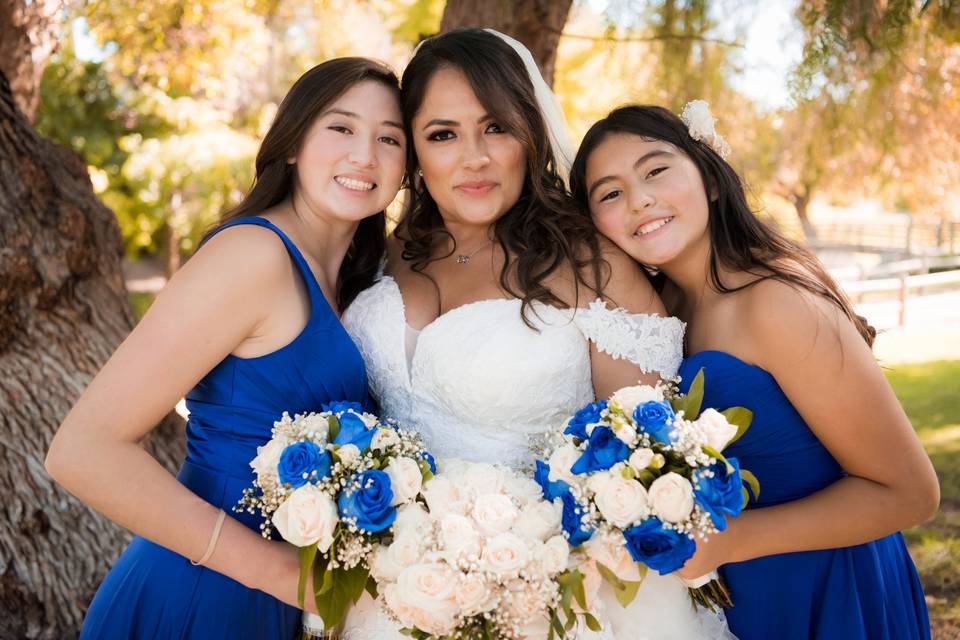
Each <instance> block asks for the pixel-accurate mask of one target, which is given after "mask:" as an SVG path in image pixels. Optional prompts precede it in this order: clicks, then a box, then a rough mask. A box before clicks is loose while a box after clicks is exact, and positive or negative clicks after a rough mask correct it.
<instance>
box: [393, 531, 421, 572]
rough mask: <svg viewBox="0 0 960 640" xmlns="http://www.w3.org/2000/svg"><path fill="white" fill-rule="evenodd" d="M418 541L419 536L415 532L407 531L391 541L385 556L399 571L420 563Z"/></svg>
mask: <svg viewBox="0 0 960 640" xmlns="http://www.w3.org/2000/svg"><path fill="white" fill-rule="evenodd" d="M420 539H421V535H420V534H418V533H417V532H415V531H407V532H405V533H404V534H403V535H399V536H397V537H395V538H394V539H393V542H392V543H391V544H390V546H389V547H387V556H388V557H389V559H390V561H391V562H393V563H394V564H396V565H397V566H398V567H400V568H401V569H405V568H407V567H409V566H410V565H413V564H416V563H417V562H419V561H420V558H421V555H422V554H421V553H420Z"/></svg>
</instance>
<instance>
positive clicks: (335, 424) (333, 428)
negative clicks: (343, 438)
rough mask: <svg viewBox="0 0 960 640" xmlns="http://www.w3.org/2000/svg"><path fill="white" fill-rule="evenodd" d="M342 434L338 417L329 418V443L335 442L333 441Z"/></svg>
mask: <svg viewBox="0 0 960 640" xmlns="http://www.w3.org/2000/svg"><path fill="white" fill-rule="evenodd" d="M339 433H340V421H339V420H338V419H337V416H329V417H328V418H327V442H333V439H334V438H336V437H337V434H339Z"/></svg>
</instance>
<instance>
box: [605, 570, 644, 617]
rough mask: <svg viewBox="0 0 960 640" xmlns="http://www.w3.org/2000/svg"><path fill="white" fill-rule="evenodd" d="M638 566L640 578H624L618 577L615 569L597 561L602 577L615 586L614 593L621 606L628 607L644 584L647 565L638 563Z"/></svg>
mask: <svg viewBox="0 0 960 640" xmlns="http://www.w3.org/2000/svg"><path fill="white" fill-rule="evenodd" d="M637 567H638V569H639V571H640V580H638V581H632V580H623V579H622V578H620V577H618V576H617V575H616V574H615V573H614V572H613V571H611V570H610V569H609V568H608V567H606V566H605V565H603V564H602V563H600V562H598V563H597V569H598V570H599V572H600V577H602V578H603V579H604V580H606V581H607V582H608V583H609V584H610V586H611V587H613V593H614V595H616V596H617V602H619V603H620V606H621V607H623V608H626V607H627V606H628V605H629V604H630V603H631V602H633V599H634V598H636V597H637V591H639V590H640V585H641V584H643V579H644V578H645V577H646V575H647V565H645V564H641V563H637Z"/></svg>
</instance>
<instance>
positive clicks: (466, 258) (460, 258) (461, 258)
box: [457, 240, 493, 264]
mask: <svg viewBox="0 0 960 640" xmlns="http://www.w3.org/2000/svg"><path fill="white" fill-rule="evenodd" d="M489 244H493V240H490V241H488V242H485V243H484V244H482V245H480V246H479V247H477V248H476V249H475V250H474V251H473V253H469V254H465V253H459V254H457V264H467V263H468V262H470V258H472V257H473V256H475V255H477V254H478V253H480V249H485V248H486V247H487V245H489Z"/></svg>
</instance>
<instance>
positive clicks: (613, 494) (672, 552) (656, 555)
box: [535, 371, 760, 608]
mask: <svg viewBox="0 0 960 640" xmlns="http://www.w3.org/2000/svg"><path fill="white" fill-rule="evenodd" d="M702 398H703V372H702V371H701V372H700V373H698V374H697V376H696V378H695V379H694V382H693V384H692V385H691V387H690V392H689V394H688V395H686V396H683V395H680V394H677V393H671V390H670V389H669V388H668V387H665V386H662V385H658V386H656V387H653V386H649V385H641V386H635V387H627V388H624V389H621V390H619V391H617V392H616V393H615V394H613V396H612V397H611V398H610V400H609V401H604V400H601V401H599V402H594V403H591V404H589V405H587V406H585V407H583V408H582V409H580V411H578V412H577V413H576V415H574V416H573V417H571V418H570V419H569V420H568V421H567V423H566V425H565V428H564V430H563V434H562V436H560V437H559V438H558V442H557V445H556V446H555V448H553V450H552V451H551V452H550V455H549V458H548V462H547V463H544V462H543V461H539V460H538V461H537V472H536V475H535V479H536V481H537V483H538V484H539V485H540V486H541V488H542V491H543V494H544V496H545V497H546V498H547V499H549V500H554V501H555V502H556V503H557V504H560V505H561V506H562V519H563V525H564V530H565V531H566V534H567V538H568V540H569V542H570V545H571V546H573V547H581V546H582V550H581V551H582V554H583V555H585V556H586V559H585V560H583V562H589V563H591V564H595V566H596V568H597V570H598V571H599V572H600V574H601V576H602V577H603V578H604V579H606V580H607V581H608V582H609V583H610V584H611V585H612V586H613V588H614V591H615V592H616V594H617V597H618V599H619V600H620V603H621V604H622V605H623V606H626V605H627V604H629V603H630V602H631V601H632V599H633V597H634V596H635V595H636V592H637V589H638V588H639V586H640V582H641V580H642V578H643V575H645V573H646V570H647V567H649V568H651V569H654V570H656V571H659V572H660V574H662V575H663V574H668V573H671V572H673V571H676V570H677V569H679V568H680V567H682V566H683V564H684V562H686V561H687V560H688V559H689V558H690V557H691V556H693V553H694V551H695V550H696V538H698V537H700V538H705V537H706V536H708V535H710V534H712V533H716V532H718V531H723V530H724V529H726V527H727V518H728V517H736V516H737V515H739V514H740V511H741V510H742V508H743V507H744V506H745V505H746V503H747V500H748V497H749V494H748V492H747V490H746V488H744V486H743V483H744V482H746V483H747V484H748V485H749V486H750V489H751V491H752V492H753V494H754V497H756V496H758V495H759V492H760V487H759V484H758V483H757V480H756V478H755V477H754V476H753V474H751V473H750V472H748V471H746V470H744V469H741V468H740V466H739V463H738V462H737V460H736V458H730V459H727V458H725V457H724V456H723V454H722V453H721V452H722V451H723V449H724V448H725V447H726V446H728V445H729V444H730V443H732V442H734V441H735V440H737V439H738V438H739V437H740V436H742V435H743V433H744V432H745V431H746V430H747V428H748V427H749V425H750V421H751V420H752V417H753V416H752V413H751V412H750V411H749V410H747V409H744V408H742V407H734V408H731V409H727V410H725V411H722V412H719V411H716V410H714V409H706V410H705V411H703V412H702V413H701V411H700V405H701V402H702ZM631 559H632V561H633V562H634V563H640V566H635V567H631V566H630V564H631V563H630V560H631ZM713 577H715V576H710V578H713ZM696 587H697V588H691V590H690V591H691V596H692V597H693V599H694V601H695V602H697V603H698V604H700V605H702V606H705V607H708V608H712V607H714V606H715V605H720V606H731V602H730V598H729V595H728V594H727V592H726V590H725V589H724V588H723V586H722V585H721V584H720V583H719V581H718V580H712V579H711V580H709V581H708V582H707V584H705V585H703V586H700V585H696Z"/></svg>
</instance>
